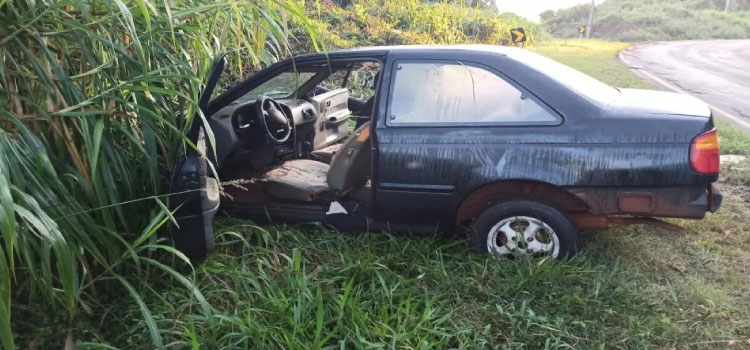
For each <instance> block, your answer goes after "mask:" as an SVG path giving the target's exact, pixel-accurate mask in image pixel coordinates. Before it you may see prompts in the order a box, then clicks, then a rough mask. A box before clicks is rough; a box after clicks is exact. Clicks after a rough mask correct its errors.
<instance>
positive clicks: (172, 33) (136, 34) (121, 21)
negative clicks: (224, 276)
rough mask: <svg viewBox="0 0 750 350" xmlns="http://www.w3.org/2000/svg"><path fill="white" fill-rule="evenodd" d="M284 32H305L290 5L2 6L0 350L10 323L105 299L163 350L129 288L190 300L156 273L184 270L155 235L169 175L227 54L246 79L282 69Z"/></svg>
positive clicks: (283, 0)
mask: <svg viewBox="0 0 750 350" xmlns="http://www.w3.org/2000/svg"><path fill="white" fill-rule="evenodd" d="M290 22H294V23H295V25H296V26H297V27H301V28H307V29H312V28H310V27H309V26H308V24H307V19H306V17H305V14H304V9H303V8H302V6H301V5H300V4H299V3H298V2H297V1H294V0H260V1H234V0H229V1H211V0H192V1H187V0H165V1H149V0H66V1H52V0H36V1H32V0H20V1H19V0H9V1H6V0H0V203H1V204H0V234H2V243H0V244H1V245H2V249H0V299H1V301H0V335H1V336H2V345H3V347H4V348H6V349H14V348H15V344H14V337H13V332H12V325H17V324H21V323H22V321H23V320H21V319H18V318H12V317H11V316H12V315H15V314H17V312H21V310H26V309H28V307H29V306H34V307H37V306H39V307H46V308H47V309H49V310H64V313H65V314H66V315H67V316H66V317H67V318H68V319H72V318H75V317H76V316H77V315H78V314H80V313H83V312H85V313H88V314H94V313H97V312H100V311H101V305H100V303H99V301H100V299H101V298H102V296H103V295H105V294H106V291H112V290H116V291H120V292H119V293H118V295H122V296H125V295H129V296H130V297H132V299H133V300H134V302H135V303H136V304H138V305H139V306H140V313H141V317H142V318H143V319H144V321H145V324H146V325H147V326H148V328H149V331H150V337H151V342H152V344H153V345H154V346H156V347H161V346H162V345H163V343H162V340H161V339H162V338H161V332H160V330H159V326H158V325H157V324H156V323H155V322H154V320H153V318H152V317H151V313H150V311H149V310H148V308H146V306H145V304H143V302H142V296H143V295H144V294H147V293H154V291H153V290H150V289H149V287H148V286H143V285H139V284H134V283H132V282H131V281H132V279H133V278H137V277H138V276H142V275H144V274H148V273H153V272H154V271H159V273H164V274H165V276H170V277H171V278H175V279H176V280H178V281H180V282H181V283H182V284H183V285H185V286H187V287H189V288H192V287H191V286H192V282H191V279H190V278H188V277H185V276H184V275H182V274H180V273H178V272H175V270H173V269H172V267H170V266H171V265H172V264H164V263H161V262H159V260H160V259H161V260H163V259H167V258H168V257H169V256H172V257H173V259H176V260H177V261H180V260H184V261H185V263H188V262H187V260H186V259H184V256H182V255H180V254H179V253H177V252H176V251H174V250H173V249H172V248H170V247H168V246H167V245H164V244H162V243H161V241H160V240H159V239H158V238H157V236H156V235H155V232H156V231H157V230H158V229H159V228H160V227H161V226H163V225H164V224H165V223H167V222H169V220H170V217H171V216H170V213H169V212H168V210H167V209H166V208H167V207H166V205H165V203H166V198H165V197H164V196H163V194H164V193H165V189H166V186H167V180H166V179H167V178H166V175H167V174H168V171H169V170H170V169H171V168H172V166H173V162H174V160H175V159H176V158H177V157H178V156H179V154H180V152H181V151H183V150H184V147H191V146H192V145H191V143H190V142H189V141H188V140H186V138H185V136H184V135H185V134H186V130H188V129H189V126H190V124H191V123H192V122H193V119H194V118H200V119H202V118H204V117H203V116H202V115H201V113H200V111H199V110H198V108H197V101H198V96H199V94H200V92H201V89H202V83H203V79H204V78H205V76H206V73H207V71H208V70H209V68H210V65H211V61H212V58H213V57H214V56H216V55H217V54H219V53H221V52H223V51H226V50H230V49H238V50H240V53H241V54H242V56H243V57H244V58H245V59H244V60H243V61H242V62H236V63H237V64H240V65H247V66H250V67H257V66H260V65H262V64H266V63H269V62H271V61H274V60H275V59H276V58H277V57H279V56H283V55H286V54H287V53H288V52H289V47H288V44H287V38H288V32H287V26H288V23H290ZM312 38H313V40H312V42H313V43H315V42H316V41H315V36H314V35H313V36H312ZM240 71H243V70H240ZM178 116H182V117H178ZM185 145H186V146H185ZM194 297H195V298H196V300H198V301H200V300H202V297H201V296H200V293H197V292H196V293H195V294H194ZM21 305H25V306H24V307H18V306H21ZM40 305H43V306H40ZM202 309H203V311H204V312H210V307H208V306H207V305H206V304H204V305H203V308H202Z"/></svg>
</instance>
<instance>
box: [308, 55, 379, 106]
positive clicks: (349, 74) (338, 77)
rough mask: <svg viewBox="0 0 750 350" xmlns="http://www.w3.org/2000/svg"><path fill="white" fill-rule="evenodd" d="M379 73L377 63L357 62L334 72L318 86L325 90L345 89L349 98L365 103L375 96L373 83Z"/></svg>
mask: <svg viewBox="0 0 750 350" xmlns="http://www.w3.org/2000/svg"><path fill="white" fill-rule="evenodd" d="M379 71H380V64H379V63H377V62H370V61H366V62H357V63H354V64H351V65H349V66H347V67H345V68H341V69H338V70H336V71H334V72H333V73H332V74H331V75H329V76H328V77H327V78H326V79H325V80H323V81H322V82H321V83H320V86H321V87H322V88H325V89H326V90H334V89H340V88H342V87H345V88H347V89H348V90H349V96H350V97H353V98H356V99H360V100H363V101H367V99H369V98H370V97H372V96H374V95H375V81H376V80H377V74H378V72H379Z"/></svg>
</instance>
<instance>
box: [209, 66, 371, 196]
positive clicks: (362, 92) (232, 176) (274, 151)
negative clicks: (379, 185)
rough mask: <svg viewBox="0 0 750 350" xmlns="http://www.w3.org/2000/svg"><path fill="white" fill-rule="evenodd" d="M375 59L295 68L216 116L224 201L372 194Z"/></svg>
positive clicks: (213, 120)
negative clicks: (372, 123) (371, 125)
mask: <svg viewBox="0 0 750 350" xmlns="http://www.w3.org/2000/svg"><path fill="white" fill-rule="evenodd" d="M380 69H381V65H380V63H379V62H376V61H358V62H352V61H347V62H342V63H338V64H337V63H334V62H329V63H328V64H319V65H309V66H300V65H298V66H296V67H294V70H293V71H286V72H282V73H281V74H278V75H275V76H274V77H272V78H270V79H268V80H267V81H265V82H263V83H261V84H260V85H258V86H256V87H255V88H252V89H251V90H250V91H247V92H245V93H244V94H243V95H242V96H241V97H239V98H237V99H235V100H234V101H233V102H231V103H229V104H227V105H226V106H224V107H221V108H220V109H218V111H216V112H215V113H213V114H212V115H211V116H210V117H209V124H210V126H211V130H212V131H213V133H214V137H215V140H216V156H215V158H216V159H213V160H214V164H215V165H216V166H217V167H218V169H217V171H218V174H219V176H220V178H221V180H222V182H224V183H225V184H229V185H228V186H227V185H225V186H224V194H225V196H224V197H225V198H223V199H222V206H232V207H242V206H245V205H248V206H252V205H256V204H262V205H263V206H267V205H269V204H273V203H290V202H294V203H300V204H304V203H321V204H323V203H330V202H331V201H335V200H342V199H346V200H353V201H356V202H359V203H362V204H366V203H368V202H369V200H370V198H371V194H370V192H371V188H370V174H371V163H372V143H371V137H370V122H369V120H370V118H371V115H372V113H373V106H374V103H375V98H376V96H375V92H376V91H377V89H376V86H377V84H378V79H379V76H380V74H379V71H380Z"/></svg>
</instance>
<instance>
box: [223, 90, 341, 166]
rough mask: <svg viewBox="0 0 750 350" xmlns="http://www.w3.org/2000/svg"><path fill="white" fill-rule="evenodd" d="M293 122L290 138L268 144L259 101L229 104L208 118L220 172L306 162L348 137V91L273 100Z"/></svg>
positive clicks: (291, 122) (333, 91)
mask: <svg viewBox="0 0 750 350" xmlns="http://www.w3.org/2000/svg"><path fill="white" fill-rule="evenodd" d="M274 101H275V102H276V103H277V105H278V106H279V107H280V109H281V112H282V113H283V114H284V116H285V117H286V118H287V119H288V120H289V121H290V124H291V137H289V139H288V140H286V141H284V142H281V143H276V142H269V139H268V137H267V131H266V128H265V125H264V124H262V122H263V121H262V120H261V119H260V116H259V112H258V109H257V108H256V101H252V102H244V103H237V104H230V105H228V106H226V107H224V108H222V109H220V110H219V111H217V112H216V113H214V115H212V116H211V117H210V118H209V125H210V126H211V130H212V131H213V133H214V138H215V141H216V159H215V164H218V165H219V168H222V167H224V166H228V165H231V164H232V163H234V162H236V161H242V162H244V161H249V163H250V166H251V167H252V168H254V169H261V168H263V167H265V166H268V165H270V164H273V163H274V162H277V161H279V160H284V159H291V158H305V157H307V156H308V155H309V154H310V153H311V152H312V151H314V150H317V149H320V148H323V147H325V146H328V145H330V144H332V143H335V142H338V141H339V140H341V139H343V138H344V137H346V135H347V134H348V132H349V125H348V123H346V121H347V120H348V118H349V117H350V115H351V111H349V108H348V90H346V89H338V90H332V91H328V92H325V93H323V94H319V95H316V96H311V97H309V98H307V99H277V100H274Z"/></svg>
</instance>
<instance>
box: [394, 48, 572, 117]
mask: <svg viewBox="0 0 750 350" xmlns="http://www.w3.org/2000/svg"><path fill="white" fill-rule="evenodd" d="M389 111H390V112H389V117H388V119H387V124H388V125H405V126H408V125H425V124H431V125H435V124H446V125H450V124H479V125H481V124H511V125H524V124H537V125H539V124H542V125H549V124H557V122H558V117H556V116H555V115H553V114H552V113H550V112H548V111H546V110H545V109H544V108H542V107H541V106H540V105H539V104H538V103H536V102H535V101H534V100H532V99H531V98H527V97H526V96H523V94H522V92H521V91H520V90H518V89H517V88H516V87H514V86H513V85H511V84H510V83H508V82H507V81H505V80H504V79H503V78H501V77H499V76H498V75H497V74H495V73H493V72H490V71H488V70H486V69H483V68H478V67H475V66H470V65H467V64H463V63H461V62H436V63H422V62H420V63H417V62H408V63H406V62H404V63H397V66H396V71H395V78H394V85H393V92H392V94H391V100H390V110H389Z"/></svg>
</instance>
